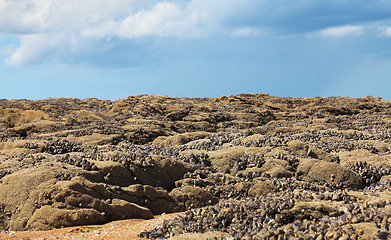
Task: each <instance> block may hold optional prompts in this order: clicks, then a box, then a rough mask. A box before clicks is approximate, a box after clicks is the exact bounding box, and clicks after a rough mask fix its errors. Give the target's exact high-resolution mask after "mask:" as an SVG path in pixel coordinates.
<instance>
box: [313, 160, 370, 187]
mask: <svg viewBox="0 0 391 240" xmlns="http://www.w3.org/2000/svg"><path fill="white" fill-rule="evenodd" d="M307 176H308V177H309V178H310V179H312V180H315V181H324V182H327V183H329V184H335V185H344V186H348V187H353V188H363V187H364V183H363V182H362V178H361V177H360V176H359V175H358V174H356V173H354V172H353V171H351V170H348V169H346V168H344V167H342V166H341V165H339V164H337V163H332V162H324V161H322V162H319V163H316V164H314V165H313V166H312V167H311V169H310V170H309V172H308V175H307Z"/></svg>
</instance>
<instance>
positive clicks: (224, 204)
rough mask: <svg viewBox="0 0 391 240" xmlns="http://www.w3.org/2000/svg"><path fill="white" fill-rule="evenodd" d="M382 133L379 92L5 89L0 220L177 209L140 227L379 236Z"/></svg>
mask: <svg viewBox="0 0 391 240" xmlns="http://www.w3.org/2000/svg"><path fill="white" fill-rule="evenodd" d="M390 139H391V102H388V101H385V100H383V99H381V98H376V97H364V98H359V99H355V98H348V97H329V98H322V97H318V98H304V99H303V98H279V97H273V96H269V95H267V94H240V95H236V96H230V97H219V98H172V97H166V96H148V95H139V96H131V97H128V98H126V99H121V100H117V101H107V100H99V99H84V100H79V99H65V98H60V99H44V100H38V101H30V100H5V99H3V100H0V208H1V212H0V228H1V229H3V230H27V229H50V228H58V227H63V226H72V225H84V224H99V223H105V222H108V221H113V220H118V219H126V218H145V219H148V218H151V217H152V216H153V214H162V213H169V212H173V211H186V213H185V214H184V215H182V216H180V217H178V218H177V219H175V220H171V221H167V222H165V223H164V224H163V225H162V226H160V227H158V228H157V229H155V230H153V231H150V232H145V233H142V236H147V237H149V238H167V237H171V236H174V235H176V236H177V235H179V236H177V238H179V239H180V234H182V233H183V234H185V235H183V236H184V238H191V234H193V233H194V234H196V235H194V236H197V238H198V237H199V238H202V233H207V232H209V233H207V234H206V235H205V237H206V236H211V233H210V231H213V232H214V233H215V234H212V235H215V236H220V237H221V238H231V239H372V238H380V239H385V238H387V237H388V235H389V231H390V229H391V227H390V224H391V220H389V219H391V217H390V216H391V208H390V206H391V205H390V203H391V177H390V174H391V161H390V158H391V152H390V150H391V140H390ZM200 234H201V235H200ZM206 238H207V237H206Z"/></svg>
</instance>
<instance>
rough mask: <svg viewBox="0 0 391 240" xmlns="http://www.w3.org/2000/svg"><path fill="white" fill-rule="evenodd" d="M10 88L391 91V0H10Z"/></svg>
mask: <svg viewBox="0 0 391 240" xmlns="http://www.w3.org/2000/svg"><path fill="white" fill-rule="evenodd" d="M0 83H1V88H0V98H8V99H15V98H27V99H42V98H47V97H76V98H89V97H97V98H103V99H112V100H115V99H119V98H124V97H127V96H129V95H137V94H162V95H170V96H177V97H185V96H186V97H217V96H221V95H233V94H238V93H242V92H252V93H260V92H264V93H269V94H271V95H277V96H293V97H314V96H351V97H362V96H366V95H373V96H381V97H383V98H385V99H387V100H391V91H390V89H391V88H390V86H391V0H371V1H368V0H338V1H337V0H171V1H169V0H167V1H160V0H115V1H107V0H84V1H80V0H18V1H10V0H0Z"/></svg>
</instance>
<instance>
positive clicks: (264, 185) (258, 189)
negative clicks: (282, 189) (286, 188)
mask: <svg viewBox="0 0 391 240" xmlns="http://www.w3.org/2000/svg"><path fill="white" fill-rule="evenodd" d="M276 190H277V189H276V188H275V187H274V186H273V185H272V184H271V183H270V182H266V181H262V182H257V183H256V184H254V186H252V187H251V188H250V189H249V190H248V195H250V196H252V197H257V196H260V195H267V194H268V193H274V192H276Z"/></svg>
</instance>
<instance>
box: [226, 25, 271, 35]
mask: <svg viewBox="0 0 391 240" xmlns="http://www.w3.org/2000/svg"><path fill="white" fill-rule="evenodd" d="M263 34H264V32H263V31H262V29H260V28H252V27H244V28H236V29H235V30H233V31H232V32H231V37H253V36H260V35H263Z"/></svg>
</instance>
